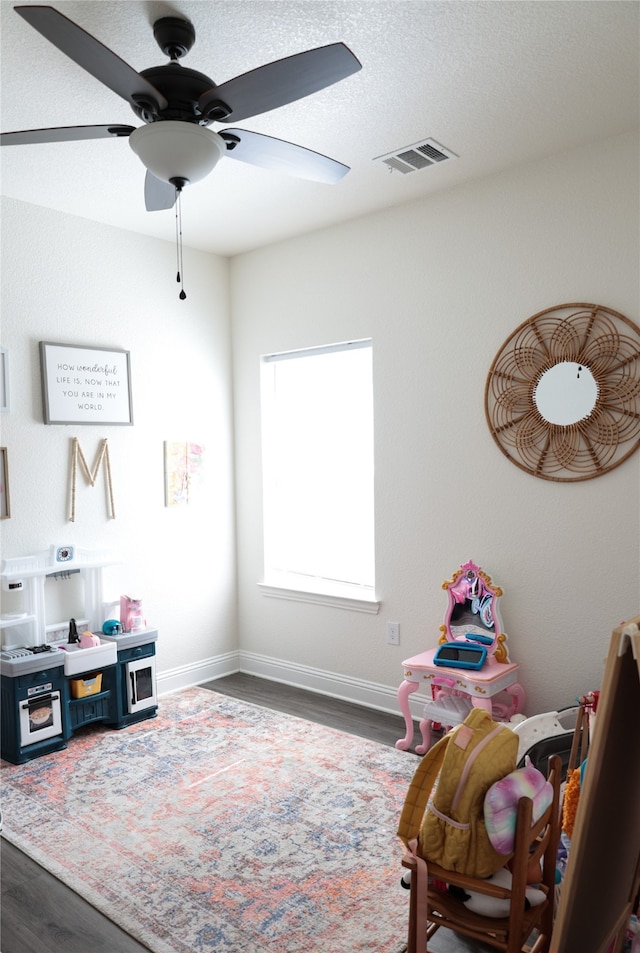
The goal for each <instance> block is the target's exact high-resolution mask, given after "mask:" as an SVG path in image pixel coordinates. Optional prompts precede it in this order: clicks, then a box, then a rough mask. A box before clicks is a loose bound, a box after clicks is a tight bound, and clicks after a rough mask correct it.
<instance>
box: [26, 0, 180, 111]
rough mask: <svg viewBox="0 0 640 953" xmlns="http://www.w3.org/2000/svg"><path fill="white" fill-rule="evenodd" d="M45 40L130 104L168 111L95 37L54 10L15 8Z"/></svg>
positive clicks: (141, 78)
mask: <svg viewBox="0 0 640 953" xmlns="http://www.w3.org/2000/svg"><path fill="white" fill-rule="evenodd" d="M14 9H15V11H16V13H19V14H20V16H21V17H22V18H23V19H24V20H26V21H27V23H29V24H31V26H32V27H34V28H35V29H36V30H37V31H38V32H39V33H41V34H42V35H43V36H44V37H45V39H47V40H49V42H50V43H53V45H54V46H57V47H58V49H59V50H61V51H62V52H63V53H64V54H65V55H66V56H68V57H69V58H70V59H72V60H73V61H74V62H75V63H77V64H78V66H81V67H82V68H83V69H85V70H86V71H87V72H88V73H90V74H91V75H92V76H94V77H95V78H96V79H97V80H99V81H100V82H101V83H104V85H105V86H108V87H109V89H112V90H113V92H114V93H117V94H118V96H122V98H123V99H126V100H127V101H128V102H129V103H131V104H133V103H135V102H136V98H138V99H142V100H144V102H145V104H146V103H149V102H150V103H151V104H156V105H157V107H158V108H159V109H166V108H167V105H168V103H167V100H166V99H165V98H164V96H163V95H162V93H161V92H159V91H158V90H157V89H156V88H155V86H153V85H152V84H151V83H150V82H149V81H148V80H146V79H145V78H144V76H140V74H139V73H136V71H135V70H134V69H133V67H132V66H129V64H128V63H125V61H124V60H122V59H120V57H119V56H118V55H117V54H116V53H114V52H113V51H112V50H110V49H109V48H108V47H106V46H104V45H103V44H102V43H100V41H99V40H96V39H95V37H93V36H91V34H90V33H87V32H86V31H85V30H83V29H82V27H79V26H78V25H77V24H76V23H74V22H73V20H69V19H68V17H65V16H64V15H63V14H62V13H58V11H57V10H54V8H53V7H46V6H38V5H29V6H17V7H14Z"/></svg>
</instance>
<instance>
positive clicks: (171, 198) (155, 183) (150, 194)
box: [144, 172, 177, 212]
mask: <svg viewBox="0 0 640 953" xmlns="http://www.w3.org/2000/svg"><path fill="white" fill-rule="evenodd" d="M176 194H177V193H176V187H175V185H171V183H170V182H163V181H162V179H156V177H155V175H152V173H151V172H147V174H146V176H145V179H144V206H145V208H146V210H147V212H161V211H162V210H163V209H167V208H173V206H174V205H175V204H176Z"/></svg>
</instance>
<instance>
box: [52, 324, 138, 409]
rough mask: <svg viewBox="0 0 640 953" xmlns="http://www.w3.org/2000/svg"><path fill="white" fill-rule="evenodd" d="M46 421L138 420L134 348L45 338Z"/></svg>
mask: <svg viewBox="0 0 640 953" xmlns="http://www.w3.org/2000/svg"><path fill="white" fill-rule="evenodd" d="M40 369H41V374H42V412H43V417H44V422H45V424H124V425H130V424H133V404H132V401H131V365H130V360H129V351H118V350H115V349H114V348H106V347H83V346H82V345H76V344H52V343H50V342H49V341H40Z"/></svg>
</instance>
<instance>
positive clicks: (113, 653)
mask: <svg viewBox="0 0 640 953" xmlns="http://www.w3.org/2000/svg"><path fill="white" fill-rule="evenodd" d="M58 648H60V649H63V651H64V674H65V675H80V674H82V672H95V670H96V669H99V668H106V666H107V665H115V664H116V662H117V661H118V653H117V650H116V645H115V643H113V642H106V641H103V640H102V639H100V645H95V646H93V647H92V648H88V649H81V648H80V647H79V646H78V645H76V644H75V642H73V643H70V642H59V643H58Z"/></svg>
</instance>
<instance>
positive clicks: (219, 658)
mask: <svg viewBox="0 0 640 953" xmlns="http://www.w3.org/2000/svg"><path fill="white" fill-rule="evenodd" d="M239 671H240V662H239V653H238V652H226V653H225V654H224V655H216V656H215V657H213V658H208V659H203V660H202V661H201V662H192V663H191V664H190V665H181V666H180V667H179V668H173V669H170V670H169V671H168V672H158V674H157V676H156V682H157V689H158V695H168V694H169V693H170V692H178V691H180V690H181V689H183V688H192V687H193V686H194V685H203V684H204V683H205V682H210V681H212V679H214V678H222V677H223V676H224V675H233V674H234V673H235V672H239Z"/></svg>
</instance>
